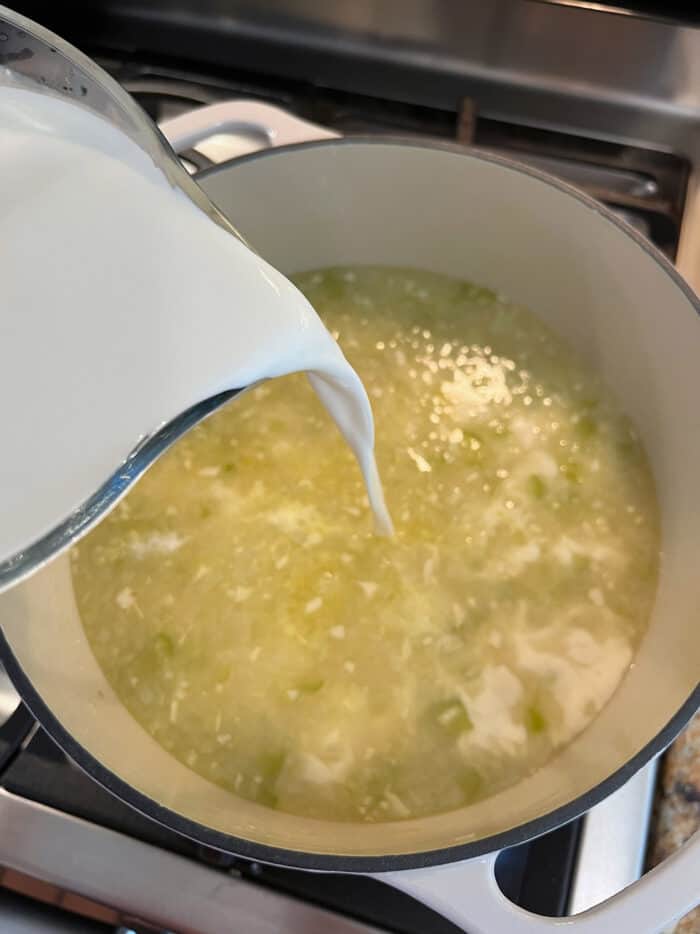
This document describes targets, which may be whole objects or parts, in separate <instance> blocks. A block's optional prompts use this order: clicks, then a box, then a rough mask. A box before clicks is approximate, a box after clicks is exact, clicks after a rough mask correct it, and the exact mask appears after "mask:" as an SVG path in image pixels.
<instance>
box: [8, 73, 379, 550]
mask: <svg viewBox="0 0 700 934" xmlns="http://www.w3.org/2000/svg"><path fill="white" fill-rule="evenodd" d="M0 126H2V131H3V147H2V151H1V152H0V169H1V171H2V182H1V183H0V229H1V231H2V242H3V256H2V296H3V305H2V311H1V312H0V391H1V392H2V397H3V399H4V400H5V405H6V410H10V411H11V412H12V415H11V417H10V418H5V419H4V420H3V430H4V440H3V449H2V456H1V457H0V562H2V561H4V560H7V559H11V558H12V557H13V556H14V555H16V554H18V553H19V552H20V551H22V550H23V549H24V548H26V547H27V546H29V545H31V544H32V543H33V542H35V541H37V540H38V539H39V538H41V537H42V536H43V535H45V534H46V533H47V532H49V531H50V530H51V529H52V528H54V527H55V526H56V525H57V524H59V523H60V522H62V521H63V520H65V519H66V518H67V517H68V516H69V515H70V513H71V512H72V511H73V510H74V509H76V508H77V507H78V506H80V504H82V503H83V502H84V501H85V500H86V499H87V498H88V497H89V496H90V495H91V494H93V493H94V491H95V490H96V489H97V488H98V487H99V486H100V485H101V484H102V483H103V482H104V481H105V480H106V479H107V478H108V477H110V476H111V475H112V474H113V473H114V471H115V470H117V469H118V467H119V465H120V464H121V463H122V462H123V461H124V459H125V458H126V457H127V456H128V455H129V453H130V452H131V451H132V450H133V449H134V447H135V446H136V445H137V443H139V441H140V440H141V439H143V437H144V436H148V435H150V434H151V433H153V432H154V431H155V430H157V429H158V428H159V427H160V426H162V425H163V424H165V423H167V422H168V421H170V420H171V419H173V418H174V417H175V416H176V415H178V414H179V413H181V412H182V411H184V410H185V409H187V408H188V407H189V406H191V405H193V404H194V403H196V402H198V401H200V400H202V399H205V398H208V397H209V396H212V395H214V394H216V393H219V392H221V391H223V390H226V389H233V388H238V387H244V386H247V385H250V384H252V383H255V382H257V381H259V380H262V379H267V378H271V377H276V376H280V375H283V374H286V373H290V372H293V371H298V370H305V371H307V372H308V373H309V377H310V379H311V382H312V384H313V386H314V388H315V390H316V392H317V394H318V395H319V397H320V398H321V400H322V402H323V403H324V405H325V406H326V408H327V410H328V412H329V413H330V415H331V416H332V418H333V419H334V421H335V422H336V424H337V426H338V428H339V429H340V430H341V432H342V433H343V435H344V436H345V438H346V440H347V442H348V444H349V445H350V446H351V448H352V450H353V452H354V453H355V455H356V457H357V460H358V462H359V464H360V467H361V469H362V472H363V475H364V478H365V483H366V486H367V492H368V496H369V500H370V503H371V506H372V509H373V511H374V515H375V519H376V525H377V529H378V531H381V532H385V533H386V532H390V531H391V520H390V517H389V515H388V512H387V509H386V506H385V503H384V498H383V494H382V489H381V484H380V481H379V476H378V473H377V468H376V463H375V460H374V453H373V451H374V423H373V419H372V412H371V409H370V405H369V401H368V399H367V395H366V393H365V391H364V388H363V386H362V384H361V382H360V380H359V378H358V376H357V375H356V373H355V372H354V370H353V369H352V368H351V367H350V365H349V364H348V363H347V361H346V360H345V358H344V356H343V354H342V352H341V351H340V349H339V347H338V345H337V344H336V342H335V341H334V340H333V338H332V337H331V335H330V334H329V333H328V331H327V330H326V329H325V327H324V326H323V324H322V323H321V321H320V319H319V318H318V316H317V315H316V313H315V311H314V310H313V308H312V307H311V305H310V304H309V303H308V302H307V301H306V299H305V298H304V297H303V296H302V295H301V293H300V292H298V291H297V289H296V288H295V287H294V286H293V285H292V284H291V283H290V282H288V281H287V279H285V278H284V276H282V275H281V274H280V273H278V272H277V271H276V270H275V269H273V268H272V267H270V266H269V265H268V264H267V263H265V262H264V260H262V259H260V258H259V257H258V256H256V255H255V254H254V253H252V252H251V251H250V250H249V249H248V248H247V247H246V246H245V245H243V244H242V243H241V242H240V241H238V240H237V239H236V238H235V237H233V236H231V235H229V234H228V233H226V232H225V231H224V230H223V229H221V228H220V227H218V226H217V225H215V224H214V223H212V222H211V221H210V220H209V219H208V218H207V217H206V216H205V215H204V214H203V213H202V212H201V211H200V210H199V209H198V208H197V207H195V206H194V205H193V204H192V203H191V202H190V201H189V200H188V198H187V197H186V196H185V195H184V194H183V193H182V192H180V191H179V190H178V189H175V188H173V187H171V185H170V184H169V183H168V181H167V180H166V178H165V176H164V175H163V174H162V173H161V171H160V170H159V169H158V168H157V167H156V166H155V165H154V164H153V162H152V161H151V160H150V159H149V157H148V155H147V154H146V153H145V152H143V151H142V150H141V149H140V148H139V147H138V146H137V145H136V143H134V142H133V141H132V140H131V139H129V138H128V137H127V136H126V135H124V134H123V133H121V132H120V131H119V130H118V129H117V128H116V127H113V126H112V125H111V124H110V123H109V122H107V121H105V120H103V119H101V118H100V117H98V116H96V115H94V114H93V113H92V112H90V111H88V110H87V109H84V108H82V107H80V106H78V105H76V104H74V103H70V102H67V101H65V100H63V99H61V98H58V97H53V96H50V95H47V94H43V93H39V92H35V91H32V90H28V89H26V88H23V87H13V86H8V87H2V88H0ZM264 196H265V193H264V192H261V193H260V197H261V198H264ZM270 222H271V223H274V217H273V216H272V213H271V218H270Z"/></svg>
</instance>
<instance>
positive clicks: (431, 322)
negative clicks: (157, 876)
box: [72, 268, 659, 821]
mask: <svg viewBox="0 0 700 934" xmlns="http://www.w3.org/2000/svg"><path fill="white" fill-rule="evenodd" d="M296 281H297V284H298V285H299V286H300V287H301V289H302V290H303V291H304V292H305V293H306V295H307V296H308V298H309V299H310V300H311V302H312V303H313V304H314V306H315V307H316V309H317V310H318V312H319V314H320V315H321V317H322V319H323V320H324V322H325V324H326V325H327V327H328V328H329V329H330V330H331V331H332V332H333V333H334V335H335V336H336V337H337V339H338V341H339V342H340V344H341V346H342V348H343V350H344V352H345V354H346V355H347V357H348V359H349V361H350V363H351V364H352V365H353V366H354V367H355V369H356V370H357V372H358V373H359V375H360V377H361V378H362V380H363V382H364V384H365V386H366V388H367V391H368V393H369V396H370V399H371V400H372V405H373V408H374V414H375V420H376V432H377V442H376V453H377V460H378V464H379V469H380V473H381V476H382V480H383V482H384V488H385V492H386V498H387V502H388V506H389V509H390V512H391V515H392V518H393V521H394V525H395V534H394V536H393V537H391V538H388V537H382V536H378V535H376V534H374V531H373V525H372V519H371V515H370V512H369V509H368V503H367V500H366V495H365V490H364V486H363V483H362V478H361V476H360V473H359V470H358V467H357V464H356V462H355V460H354V459H353V457H352V455H351V453H350V451H349V449H348V447H347V445H346V444H345V443H344V442H343V439H342V438H341V436H340V434H339V433H338V432H337V430H336V429H335V428H334V426H333V425H332V424H331V422H330V421H329V419H328V417H327V415H326V414H325V413H324V411H323V409H322V407H321V405H320V403H319V402H318V400H317V399H316V398H315V396H314V394H313V392H312V391H311V389H310V387H309V385H308V383H307V381H306V379H305V378H304V376H303V375H296V376H292V377H285V378H283V379H278V380H275V381H273V382H270V383H267V384H265V385H262V386H259V387H258V388H256V389H253V390H251V391H250V392H248V393H247V394H245V395H244V396H242V397H240V398H238V399H236V400H235V401H234V402H233V403H232V404H230V405H229V406H228V407H227V408H226V409H223V410H221V411H219V412H217V413H216V414H215V415H214V416H212V417H211V418H210V419H209V420H208V421H206V422H205V423H203V424H200V425H199V426H197V427H196V428H195V429H194V430H193V431H192V432H191V433H190V434H189V435H188V436H187V437H185V438H184V439H182V440H181V441H179V442H178V443H177V444H176V445H175V446H174V447H173V448H172V450H170V451H169V452H168V453H167V454H166V455H165V456H164V457H163V458H162V459H161V460H160V461H159V462H158V463H157V464H155V466H154V467H153V468H152V469H151V470H150V471H149V472H148V474H147V475H146V476H145V477H144V478H143V480H142V481H141V482H140V483H139V484H138V486H137V487H136V488H135V489H134V490H133V491H132V492H131V493H130V494H129V496H128V497H127V498H126V499H125V500H124V501H123V502H122V503H121V504H120V505H119V506H118V507H117V509H116V510H115V511H114V512H113V513H112V514H111V515H110V516H109V517H108V518H107V519H106V520H105V521H104V522H103V523H102V524H101V525H100V526H98V527H97V528H96V529H95V530H94V531H93V532H92V533H91V534H90V535H89V536H88V537H87V538H86V539H84V540H83V542H82V543H81V544H80V545H79V546H78V547H77V548H75V549H74V550H73V552H72V569H73V580H74V584H75V591H76V596H77V601H78V606H79V609H80V613H81V617H82V620H83V624H84V627H85V631H86V634H87V637H88V639H89V641H90V644H91V646H92V649H93V651H94V654H95V656H96V658H97V660H98V662H99V664H100V666H101V667H102V669H103V671H104V673H105V675H106V677H107V678H108V680H109V682H110V683H111V685H112V686H113V688H114V690H115V692H116V694H117V695H118V697H119V698H120V699H121V701H122V702H123V703H124V704H125V705H126V707H127V708H128V709H129V711H130V712H131V714H132V715H133V716H134V717H135V718H136V719H137V720H138V722H139V723H140V724H141V725H142V726H143V728H144V729H145V730H147V731H148V732H149V733H150V734H151V735H152V736H153V738H154V739H155V740H156V741H157V742H158V743H160V744H161V745H162V746H164V747H165V748H166V749H167V750H169V751H170V753H171V754H172V755H173V756H175V757H176V758H177V759H179V760H181V761H182V762H183V763H185V764H186V765H187V766H189V767H190V768H191V769H193V770H195V771H196V772H198V773H200V774H201V775H203V776H205V777H206V778H207V779H210V780H211V781H212V782H215V783H217V784H218V785H222V786H224V787H225V788H227V789H230V791H231V792H233V793H234V794H236V795H239V796H241V797H244V798H247V799H251V800H254V801H257V802H259V803H261V804H263V805H266V806H268V807H274V808H279V809H280V810H283V811H286V812H289V813H292V814H297V815H305V816H310V817H315V818H322V819H330V820H344V821H386V820H398V819H404V818H410V817H416V816H421V815H428V814H434V813H438V812H442V811H447V810H451V809H453V808H458V807H460V806H463V805H465V804H468V803H471V802H473V801H476V800H478V799H480V798H483V797H485V796H487V795H490V794H493V793H494V792H496V791H498V790H500V789H502V788H504V787H506V786H508V785H510V784H512V783H514V782H516V781H518V780H519V779H521V778H522V777H523V776H525V775H526V774H528V773H530V772H532V771H533V770H535V769H537V768H538V767H539V766H541V765H542V764H543V763H544V762H545V761H546V760H547V759H549V758H550V757H551V756H553V755H554V754H555V753H556V751H557V750H558V749H560V748H561V747H562V746H563V745H565V744H567V743H569V742H570V741H571V740H572V739H573V738H574V737H576V736H577V734H579V733H580V732H581V731H582V730H583V729H585V727H586V725H587V724H588V723H589V722H590V721H591V720H592V719H593V718H594V717H595V716H596V714H597V713H598V711H600V709H601V707H602V706H603V705H604V704H605V703H606V702H607V701H608V699H609V698H610V696H611V695H612V694H613V692H614V691H615V689H616V687H617V686H618V684H619V683H620V680H621V679H622V678H623V676H624V674H625V672H626V671H627V669H628V667H629V665H630V662H631V660H632V658H633V654H634V651H635V647H636V646H637V644H638V642H639V640H640V638H641V637H642V635H643V633H644V630H645V627H646V625H647V621H648V618H649V616H650V612H651V608H652V603H653V599H654V593H655V588H656V580H657V570H658V554H659V526H658V515H657V506H656V502H655V494H654V485H653V480H652V476H651V473H650V469H649V465H648V462H647V459H646V456H645V453H644V450H643V448H642V446H641V444H640V441H639V439H638V438H637V435H636V433H635V430H634V427H633V425H632V424H631V422H630V421H629V419H628V418H626V417H625V415H624V414H623V413H622V412H621V411H620V409H619V408H618V406H617V404H616V402H615V400H614V398H613V397H612V396H611V394H610V392H609V391H608V390H607V389H606V387H605V386H604V385H603V384H602V382H601V381H600V379H599V378H598V376H597V375H596V374H595V373H594V372H592V371H591V370H590V369H589V368H588V367H587V366H585V365H584V364H583V363H582V361H581V360H580V359H579V358H578V357H577V356H576V354H575V353H574V352H573V351H572V350H571V349H570V348H568V347H567V346H566V345H565V344H564V343H563V342H562V340H561V339H560V338H559V337H557V336H556V335H555V334H554V333H553V332H552V331H551V330H550V329H549V328H548V327H546V326H545V325H544V324H543V323H542V322H541V321H540V320H539V319H538V318H537V317H536V316H534V315H533V314H531V313H530V312H529V311H527V310H525V309H523V308H520V307H517V306H515V305H513V304H511V303H509V302H508V301H506V300H504V299H503V298H501V297H500V296H497V295H495V294H494V293H492V292H490V291H488V290H486V289H483V288H479V287H478V286H476V285H472V284H470V283H467V282H460V281H457V280H454V279H450V278H447V277H444V276H439V275H434V274H431V273H427V272H418V271H413V270H401V269H387V268H347V269H328V270H321V271H318V272H312V273H305V274H304V275H302V276H299V277H297V280H296Z"/></svg>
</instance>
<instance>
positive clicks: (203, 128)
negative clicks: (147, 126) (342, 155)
mask: <svg viewBox="0 0 700 934" xmlns="http://www.w3.org/2000/svg"><path fill="white" fill-rule="evenodd" d="M159 126H160V130H161V132H162V133H163V135H164V136H165V138H166V139H167V140H168V142H169V143H170V145H171V146H172V148H173V149H174V150H175V152H177V153H182V152H184V151H185V150H187V149H191V148H192V147H193V146H196V145H197V143H201V142H203V141H204V140H205V139H208V138H209V137H211V136H215V135H217V134H219V133H224V134H226V133H228V134H232V135H235V134H237V133H238V134H241V135H243V136H246V137H248V138H249V139H250V138H251V137H252V139H253V144H252V145H251V147H250V150H249V151H252V150H256V149H269V148H272V147H274V146H287V145H289V144H290V143H303V142H307V141H308V140H312V139H334V138H336V137H337V136H338V135H339V134H338V133H334V132H333V131H332V130H328V129H326V128H325V127H321V126H318V125H317V124H315V123H309V122H308V121H307V120H302V119H301V118H299V117H295V116H294V115H293V114H290V113H288V112H287V111H286V110H281V109H280V108H279V107H274V106H273V105H272V104H264V103H261V102H260V101H251V100H234V101H222V102H221V103H218V104H208V105H207V106H205V107H198V108H197V109H196V110H190V111H187V113H184V114H181V115H180V116H179V117H173V118H172V119H170V120H163V121H162V122H161V123H160V124H159Z"/></svg>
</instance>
